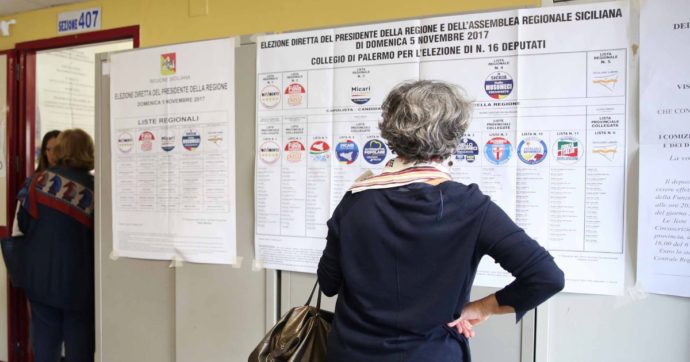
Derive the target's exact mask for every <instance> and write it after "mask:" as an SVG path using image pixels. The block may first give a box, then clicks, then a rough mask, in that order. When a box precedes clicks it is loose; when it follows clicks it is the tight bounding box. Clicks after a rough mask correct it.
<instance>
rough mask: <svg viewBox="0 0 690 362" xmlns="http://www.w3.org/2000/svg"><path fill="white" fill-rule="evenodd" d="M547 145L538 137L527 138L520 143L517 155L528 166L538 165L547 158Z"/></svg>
mask: <svg viewBox="0 0 690 362" xmlns="http://www.w3.org/2000/svg"><path fill="white" fill-rule="evenodd" d="M546 153H547V151H546V143H544V141H542V140H541V139H540V138H537V137H527V138H525V139H524V140H522V141H520V144H519V145H518V148H517V155H518V158H519V159H520V161H522V162H524V163H526V164H528V165H536V164H538V163H540V162H542V161H544V159H545V158H546Z"/></svg>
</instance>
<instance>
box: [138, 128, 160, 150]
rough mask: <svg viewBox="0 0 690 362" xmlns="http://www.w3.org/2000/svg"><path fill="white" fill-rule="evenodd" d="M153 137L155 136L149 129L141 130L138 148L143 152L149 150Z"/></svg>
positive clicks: (151, 146) (151, 147)
mask: <svg viewBox="0 0 690 362" xmlns="http://www.w3.org/2000/svg"><path fill="white" fill-rule="evenodd" d="M155 139H156V136H154V135H153V133H151V132H149V131H144V132H141V134H139V148H140V149H141V150H142V151H144V152H148V151H151V150H152V149H153V141H154V140H155Z"/></svg>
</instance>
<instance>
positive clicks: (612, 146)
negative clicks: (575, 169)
mask: <svg viewBox="0 0 690 362" xmlns="http://www.w3.org/2000/svg"><path fill="white" fill-rule="evenodd" d="M592 153H593V154H595V155H599V156H601V157H603V158H604V159H606V160H608V161H613V160H614V159H615V158H616V153H618V142H617V141H594V142H592Z"/></svg>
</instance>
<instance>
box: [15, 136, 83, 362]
mask: <svg viewBox="0 0 690 362" xmlns="http://www.w3.org/2000/svg"><path fill="white" fill-rule="evenodd" d="M51 153H52V157H54V159H55V166H52V167H48V168H47V169H45V170H43V171H40V172H38V173H36V174H35V175H34V177H33V178H32V180H31V183H30V184H29V185H28V186H27V187H26V189H25V190H23V196H22V197H21V198H20V202H21V207H20V209H19V213H18V215H17V218H18V222H19V229H20V230H21V231H22V232H23V233H24V235H26V242H27V244H26V257H25V258H26V264H25V278H24V285H23V287H24V289H25V292H26V294H27V296H28V298H29V302H30V304H31V343H32V347H33V351H34V355H35V361H36V362H56V361H59V360H60V353H61V349H62V343H63V342H64V345H65V356H66V360H67V361H80V362H81V361H87V362H88V361H93V359H94V352H95V340H94V334H95V330H94V280H93V278H94V269H93V268H94V265H93V250H94V245H93V236H94V234H93V211H94V204H93V201H94V195H93V176H91V175H90V174H89V171H90V170H92V169H93V168H94V144H93V140H92V139H91V136H89V135H88V134H87V133H86V132H84V131H82V130H80V129H71V130H66V131H63V132H61V133H60V135H59V136H58V137H57V143H56V145H55V146H54V147H53V148H52V149H51ZM51 153H48V152H46V158H47V160H48V162H49V161H50V157H51V156H50V155H51ZM20 194H22V192H20Z"/></svg>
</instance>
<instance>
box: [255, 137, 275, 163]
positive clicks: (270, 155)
mask: <svg viewBox="0 0 690 362" xmlns="http://www.w3.org/2000/svg"><path fill="white" fill-rule="evenodd" d="M279 158H280V146H278V144H277V143H275V142H272V141H266V142H264V143H262V144H261V146H260V147H259V159H260V160H261V161H262V162H263V163H265V164H269V165H270V164H273V163H275V162H276V161H278V159H279Z"/></svg>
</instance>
